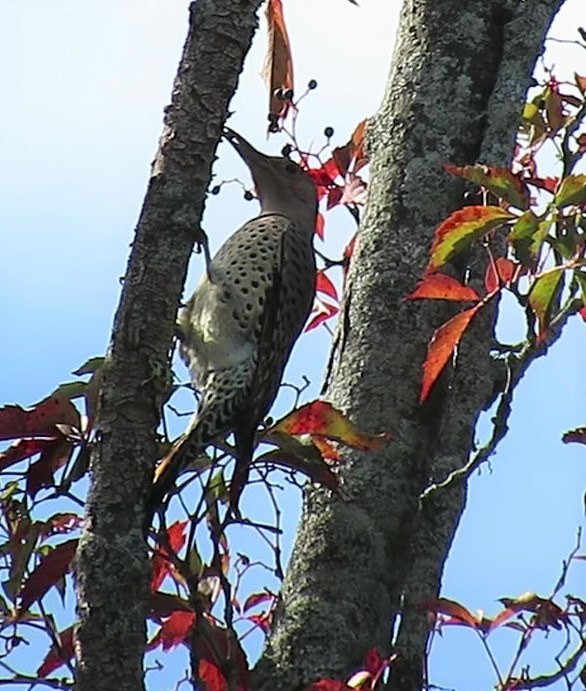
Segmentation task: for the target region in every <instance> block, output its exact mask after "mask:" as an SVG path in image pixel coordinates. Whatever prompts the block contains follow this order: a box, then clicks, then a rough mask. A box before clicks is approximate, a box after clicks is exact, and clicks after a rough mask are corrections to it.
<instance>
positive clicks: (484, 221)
mask: <svg viewBox="0 0 586 691" xmlns="http://www.w3.org/2000/svg"><path fill="white" fill-rule="evenodd" d="M513 218H515V217H514V216H513V214H511V213H509V212H508V211H505V210H504V209H501V208H500V207H498V206H467V207H466V208H464V209H460V210H459V211H455V212H454V213H453V214H451V215H450V216H449V217H448V218H447V219H446V220H445V221H444V222H443V223H442V224H441V225H440V226H439V228H437V229H436V231H435V233H434V239H433V243H432V246H431V253H430V254H431V256H430V259H429V263H428V265H427V269H426V273H433V272H434V271H437V270H438V269H439V268H441V267H442V266H443V265H444V264H446V263H447V262H448V261H449V260H450V259H452V258H453V257H455V256H456V255H457V254H459V253H460V252H462V251H463V250H465V249H466V248H467V247H469V246H470V244H471V243H472V242H474V240H478V239H479V238H481V237H483V236H484V235H486V234H487V233H489V232H490V231H492V230H495V229H496V228H499V227H500V226H502V225H504V224H505V223H507V222H508V221H510V220H511V219H513Z"/></svg>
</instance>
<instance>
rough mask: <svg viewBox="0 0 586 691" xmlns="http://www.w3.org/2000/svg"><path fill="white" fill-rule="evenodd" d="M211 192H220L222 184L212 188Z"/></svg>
mask: <svg viewBox="0 0 586 691" xmlns="http://www.w3.org/2000/svg"><path fill="white" fill-rule="evenodd" d="M210 194H220V185H216V186H215V187H212V189H211V190H210Z"/></svg>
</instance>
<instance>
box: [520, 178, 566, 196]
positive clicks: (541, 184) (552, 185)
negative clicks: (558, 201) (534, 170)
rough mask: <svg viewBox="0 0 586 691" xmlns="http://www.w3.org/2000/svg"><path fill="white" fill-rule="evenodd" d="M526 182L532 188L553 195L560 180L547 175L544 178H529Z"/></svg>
mask: <svg viewBox="0 0 586 691" xmlns="http://www.w3.org/2000/svg"><path fill="white" fill-rule="evenodd" d="M527 182H528V183H529V184H530V185H533V186H534V187H538V188H539V189H541V190H545V191H546V192H551V194H553V193H554V192H555V191H556V189H557V186H558V184H559V182H560V179H559V178H557V177H551V176H550V175H548V176H547V177H545V178H537V177H530V178H527Z"/></svg>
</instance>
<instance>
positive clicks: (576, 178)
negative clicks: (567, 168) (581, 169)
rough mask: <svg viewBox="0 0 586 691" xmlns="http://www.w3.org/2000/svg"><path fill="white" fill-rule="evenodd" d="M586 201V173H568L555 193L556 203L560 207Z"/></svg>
mask: <svg viewBox="0 0 586 691" xmlns="http://www.w3.org/2000/svg"><path fill="white" fill-rule="evenodd" d="M584 202H586V174H581V175H568V177H566V178H564V179H563V180H562V182H561V184H560V186H559V188H558V190H557V192H556V194H555V198H554V203H555V205H556V206H557V207H558V209H562V208H563V207H564V206H570V205H571V204H584Z"/></svg>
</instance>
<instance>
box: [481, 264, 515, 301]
mask: <svg viewBox="0 0 586 691" xmlns="http://www.w3.org/2000/svg"><path fill="white" fill-rule="evenodd" d="M495 269H496V272H495ZM515 270H516V266H515V264H513V262H512V261H511V260H510V259H505V258H504V257H498V258H497V259H496V260H495V262H494V263H493V262H490V263H489V264H488V266H487V267H486V275H485V277H484V287H485V288H486V292H487V293H488V294H489V295H490V294H491V293H494V292H495V291H497V290H498V289H499V288H500V287H501V286H503V285H505V286H506V285H508V284H509V283H510V282H511V280H512V278H513V276H514V275H515Z"/></svg>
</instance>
